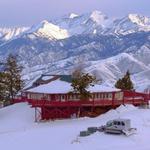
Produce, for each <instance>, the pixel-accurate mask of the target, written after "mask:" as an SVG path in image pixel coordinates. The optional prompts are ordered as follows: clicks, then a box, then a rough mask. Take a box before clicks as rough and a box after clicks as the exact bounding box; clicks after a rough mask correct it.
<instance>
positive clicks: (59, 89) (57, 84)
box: [27, 79, 119, 94]
mask: <svg viewBox="0 0 150 150" xmlns="http://www.w3.org/2000/svg"><path fill="white" fill-rule="evenodd" d="M72 90H73V88H72V86H71V83H68V82H65V81H61V80H59V79H58V80H55V81H52V82H50V83H48V84H44V85H40V86H38V87H35V88H32V89H29V90H27V92H33V93H45V94H48V93H49V94H57V93H60V94H65V93H68V92H70V91H72ZM88 90H89V91H90V92H112V91H119V90H118V89H115V88H112V87H108V86H104V85H98V84H97V85H95V86H93V87H89V89H88Z"/></svg>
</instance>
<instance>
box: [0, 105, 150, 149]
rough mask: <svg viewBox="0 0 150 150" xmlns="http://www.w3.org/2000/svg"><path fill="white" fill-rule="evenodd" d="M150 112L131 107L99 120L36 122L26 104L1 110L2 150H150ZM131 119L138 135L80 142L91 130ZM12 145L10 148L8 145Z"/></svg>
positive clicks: (102, 136)
mask: <svg viewBox="0 0 150 150" xmlns="http://www.w3.org/2000/svg"><path fill="white" fill-rule="evenodd" d="M149 113H150V110H149V109H138V108H136V107H134V106H132V105H126V106H120V107H119V108H117V109H116V110H110V111H109V112H107V113H106V114H104V115H101V116H99V117H97V118H80V119H68V120H56V121H49V122H43V123H35V122H34V119H33V118H34V117H33V115H34V110H32V108H30V107H29V106H27V105H26V104H16V105H13V106H9V107H6V108H4V109H0V114H1V117H0V123H1V126H0V145H1V146H0V147H1V149H2V150H10V149H12V150H20V149H21V150H27V149H30V150H34V149H36V150H41V149H44V150H49V149H53V150H59V149H61V150H77V149H78V150H83V149H85V150H91V149H92V150H98V149H104V150H112V148H113V149H115V150H120V149H121V150H127V149H128V150H133V149H134V150H149V149H150V143H149V135H150V116H149ZM116 118H129V119H131V123H132V127H136V128H137V134H135V135H132V136H129V137H125V136H124V135H109V134H104V133H99V132H96V133H95V134H93V135H91V136H88V137H84V138H81V137H79V138H77V136H78V135H79V132H80V131H82V130H86V129H87V127H90V126H101V125H103V124H105V123H106V122H107V121H108V120H110V119H116ZM8 143H9V144H8Z"/></svg>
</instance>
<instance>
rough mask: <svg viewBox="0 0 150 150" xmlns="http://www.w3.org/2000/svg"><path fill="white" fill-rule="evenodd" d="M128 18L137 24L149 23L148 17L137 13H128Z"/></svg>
mask: <svg viewBox="0 0 150 150" xmlns="http://www.w3.org/2000/svg"><path fill="white" fill-rule="evenodd" d="M128 18H129V19H130V21H132V22H133V23H135V24H137V25H141V26H144V25H146V24H149V23H150V18H148V17H145V16H143V15H139V14H129V15H128Z"/></svg>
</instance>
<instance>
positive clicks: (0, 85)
mask: <svg viewBox="0 0 150 150" xmlns="http://www.w3.org/2000/svg"><path fill="white" fill-rule="evenodd" d="M7 97H8V91H7V74H6V73H4V72H0V101H3V100H6V99H7Z"/></svg>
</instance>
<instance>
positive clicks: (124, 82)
mask: <svg viewBox="0 0 150 150" xmlns="http://www.w3.org/2000/svg"><path fill="white" fill-rule="evenodd" d="M115 87H116V88H118V89H122V90H133V83H132V81H131V79H130V72H129V71H127V72H126V74H125V75H124V77H123V78H122V79H119V80H118V81H117V82H116V84H115Z"/></svg>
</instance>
